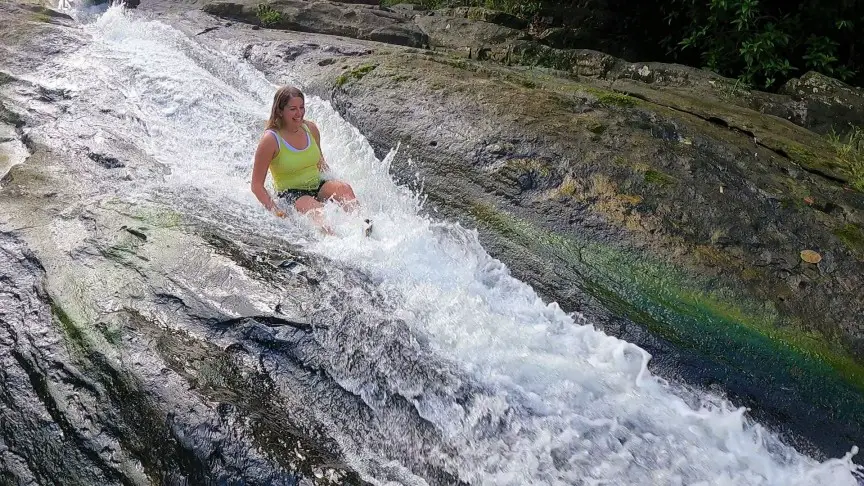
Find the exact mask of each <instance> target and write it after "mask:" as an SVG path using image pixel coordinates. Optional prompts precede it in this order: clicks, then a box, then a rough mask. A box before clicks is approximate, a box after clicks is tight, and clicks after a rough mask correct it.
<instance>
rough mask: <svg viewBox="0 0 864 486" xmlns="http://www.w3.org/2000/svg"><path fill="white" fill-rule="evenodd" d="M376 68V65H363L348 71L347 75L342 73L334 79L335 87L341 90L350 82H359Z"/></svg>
mask: <svg viewBox="0 0 864 486" xmlns="http://www.w3.org/2000/svg"><path fill="white" fill-rule="evenodd" d="M376 67H378V65H377V64H364V65H362V66H359V67H356V68H354V69H352V70H351V71H348V72H347V73H342V74H340V75H339V77H337V78H336V86H337V87H340V88H341V87H342V86H344V85H345V84H347V83H348V82H350V81H352V80H354V81H359V80H361V79H363V77H364V76H366V75H367V74H369V73H370V72H372V71H373V70H374V69H375V68H376Z"/></svg>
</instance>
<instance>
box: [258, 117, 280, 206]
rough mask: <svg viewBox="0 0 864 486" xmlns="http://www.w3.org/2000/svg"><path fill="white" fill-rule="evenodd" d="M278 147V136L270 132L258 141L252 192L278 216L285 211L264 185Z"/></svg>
mask: <svg viewBox="0 0 864 486" xmlns="http://www.w3.org/2000/svg"><path fill="white" fill-rule="evenodd" d="M278 148H279V147H278V146H277V145H276V137H274V136H273V135H271V134H269V133H265V134H264V135H263V136H262V137H261V140H260V141H259V142H258V148H257V149H256V150H255V163H254V164H253V165H252V193H253V194H255V197H257V198H258V201H259V202H261V204H262V205H264V207H265V208H267V210H268V211H274V210H275V212H276V215H277V216H283V215H284V213H282V211H279V208H277V207H276V204H275V203H274V202H273V199H272V198H271V197H270V194H269V193H268V192H267V189H266V188H265V187H264V181H265V180H267V169H269V168H270V161H271V160H273V157H275V156H276V150H278ZM280 213H282V214H280Z"/></svg>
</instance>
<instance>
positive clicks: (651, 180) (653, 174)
mask: <svg viewBox="0 0 864 486" xmlns="http://www.w3.org/2000/svg"><path fill="white" fill-rule="evenodd" d="M644 177H645V182H647V183H648V184H653V185H655V186H660V187H670V186H674V185H676V184H678V180H677V179H675V178H674V177H672V176H670V175H669V174H666V173H665V172H661V171H659V170H654V169H649V170H647V171H645V176H644Z"/></svg>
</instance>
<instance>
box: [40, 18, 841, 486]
mask: <svg viewBox="0 0 864 486" xmlns="http://www.w3.org/2000/svg"><path fill="white" fill-rule="evenodd" d="M80 28H81V29H83V33H84V34H86V36H88V39H87V42H86V44H85V45H84V47H82V48H81V49H78V50H75V51H74V52H71V53H70V54H68V55H67V56H65V57H63V58H60V59H57V60H55V61H52V62H56V63H58V64H57V65H52V66H49V67H48V68H47V69H46V73H49V72H50V73H51V74H52V76H50V77H48V76H38V75H33V76H32V78H31V80H32V81H33V82H38V83H41V84H42V85H43V86H50V87H59V88H63V89H65V90H68V92H70V93H71V96H72V98H73V99H78V100H86V101H85V102H83V103H81V104H80V105H77V106H75V107H74V108H73V109H72V110H70V111H69V113H67V114H65V115H63V116H59V117H57V118H56V119H55V120H54V121H51V122H46V124H45V125H44V126H41V127H37V128H36V129H34V130H33V131H34V133H33V136H35V137H37V138H39V137H40V136H41V137H43V138H44V140H45V141H46V143H50V140H49V138H48V136H47V135H46V134H50V133H62V134H64V135H63V137H64V138H66V139H67V140H68V141H70V143H71V144H72V145H74V144H75V143H78V142H75V141H76V140H80V139H84V138H88V139H89V138H94V137H95V138H94V139H95V143H96V144H97V145H100V144H101V145H103V146H105V147H109V146H112V144H116V143H118V141H121V140H122V141H123V143H124V144H125V145H126V146H131V147H134V148H135V150H138V151H140V152H142V153H144V154H146V155H147V156H148V157H151V158H153V159H155V160H157V161H158V162H159V163H161V164H164V166H165V167H167V168H168V169H170V174H168V175H166V176H165V177H164V178H157V179H154V181H153V182H151V183H147V184H143V183H140V182H136V183H135V184H133V185H130V188H129V192H128V197H137V198H140V199H148V198H154V197H155V196H154V195H161V197H170V198H174V200H179V201H184V202H185V203H188V204H189V205H190V208H192V209H191V210H193V211H194V210H195V209H194V208H199V210H203V209H201V208H208V207H218V208H220V209H219V211H220V212H219V214H217V215H214V216H213V217H215V218H218V217H225V216H226V215H233V216H235V217H236V218H240V219H245V220H249V221H252V222H253V223H252V224H254V225H255V227H256V228H257V229H258V230H259V231H261V232H262V233H265V234H269V235H272V237H273V238H284V239H286V240H288V241H291V242H295V243H297V242H299V243H300V244H302V245H303V246H304V248H306V250H307V251H309V252H312V253H315V254H319V255H322V256H324V257H327V258H328V259H330V260H331V261H333V262H335V263H336V264H339V265H342V266H350V267H354V268H357V269H359V270H361V271H362V272H363V273H364V274H366V275H368V276H369V277H370V278H371V279H372V280H373V281H374V282H376V283H377V284H378V286H379V287H380V289H381V290H382V292H383V293H385V294H387V295H389V296H392V297H393V298H394V299H395V300H396V302H398V305H399V307H400V311H399V312H400V317H401V318H403V319H404V320H405V322H407V323H408V325H409V326H410V329H411V332H412V333H414V334H416V335H417V336H422V337H423V338H424V339H426V340H428V342H429V343H430V344H431V346H432V348H433V349H434V351H435V352H436V353H437V354H438V355H439V356H441V357H442V359H447V360H449V361H452V362H456V363H459V364H460V366H462V367H463V368H464V369H465V370H467V372H468V373H470V375H471V376H473V377H475V378H476V379H477V380H478V381H479V382H482V383H483V384H484V386H486V387H488V389H490V390H492V394H491V395H490V396H489V397H486V398H484V399H482V400H476V401H475V403H473V404H471V405H470V406H461V405H458V404H455V403H452V402H449V403H448V402H446V401H443V400H442V399H441V397H439V398H438V399H432V398H428V399H422V398H421V399H417V400H416V401H415V403H414V406H415V407H416V408H417V410H418V411H419V413H420V414H421V415H422V416H423V417H424V418H425V419H426V420H428V421H429V422H431V423H433V424H434V425H435V426H436V427H437V428H439V429H440V430H441V432H442V434H443V435H444V436H445V438H446V439H447V440H449V441H451V442H452V443H455V444H459V448H460V451H459V452H460V454H461V455H462V460H461V462H460V463H459V465H458V468H459V473H460V477H461V478H463V479H464V480H466V481H468V482H472V483H482V484H688V485H696V484H704V485H708V484H710V485H726V484H729V485H731V484H735V485H741V484H746V485H768V484H771V485H810V484H830V485H855V484H856V480H855V477H854V475H853V471H855V466H854V465H853V464H852V462H851V456H852V454H853V453H854V452H855V451H853V453H850V454H849V455H847V456H846V457H843V458H841V459H832V460H828V461H825V462H822V463H819V462H817V461H815V460H813V459H811V458H809V457H806V456H804V455H802V454H800V453H798V452H797V451H795V450H794V449H792V448H791V447H788V446H786V445H784V444H783V443H781V441H780V440H779V439H778V438H777V437H776V436H774V435H772V434H771V433H770V432H768V431H767V430H765V429H764V428H763V427H761V426H759V425H758V424H754V423H752V422H751V421H750V420H749V419H747V418H746V417H745V416H744V410H742V409H738V408H735V407H734V406H732V405H731V404H729V403H728V402H726V401H724V400H722V399H721V398H718V397H714V396H711V395H707V394H706V395H695V394H694V392H690V391H685V390H684V389H683V388H682V387H679V386H677V385H675V384H670V383H667V382H665V381H664V380H662V379H659V378H657V377H655V376H653V375H652V374H651V373H650V372H649V371H648V370H647V363H648V361H649V358H650V356H649V355H648V353H646V352H645V351H644V350H642V349H640V348H638V347H637V346H635V345H632V344H629V343H627V342H624V341H621V340H619V339H616V338H613V337H609V336H607V335H605V334H603V333H600V332H597V331H596V330H594V329H593V327H592V326H591V325H590V323H585V322H577V319H578V316H575V317H574V316H571V315H568V314H566V313H565V312H563V311H562V310H561V309H560V308H559V307H558V306H557V305H556V304H554V303H553V304H546V303H544V302H543V301H542V300H541V299H540V298H539V297H538V296H537V295H536V294H535V293H534V291H533V290H532V289H531V288H530V287H529V286H527V285H526V284H524V283H522V282H520V281H518V280H516V279H514V278H513V277H511V276H510V275H509V273H508V270H507V268H506V266H504V265H503V264H502V263H501V262H499V261H497V260H495V259H493V258H491V257H490V256H489V255H488V254H487V253H486V252H485V251H484V250H483V248H482V247H481V245H480V243H479V242H478V239H477V235H476V234H475V233H474V232H471V231H467V230H465V229H463V228H461V227H460V226H458V225H455V224H450V223H447V222H440V221H436V220H434V219H433V218H430V217H428V216H425V215H423V214H422V198H421V197H420V196H419V195H418V194H415V193H413V192H411V191H409V190H408V189H406V188H405V187H402V186H399V185H396V184H395V183H394V182H393V180H392V179H391V177H390V175H389V171H388V169H389V163H390V161H391V160H392V158H393V157H395V156H397V154H396V152H395V151H393V152H391V154H389V155H388V157H386V158H385V159H384V160H379V159H377V158H376V156H375V154H374V152H373V150H372V148H371V147H370V145H369V143H368V142H367V141H366V139H365V138H364V137H363V136H362V135H361V134H360V133H359V131H358V130H357V129H356V128H354V127H352V126H351V125H350V124H348V123H347V122H346V121H344V120H343V119H342V118H341V117H340V116H339V115H338V114H337V113H336V112H335V111H334V110H333V108H332V107H331V106H330V104H329V103H328V102H326V101H322V100H321V99H318V98H315V97H307V108H308V111H307V118H309V119H312V120H314V121H315V122H316V123H317V124H318V126H319V127H320V128H321V137H322V146H323V149H324V153H325V156H326V157H327V160H328V162H329V164H330V166H331V167H332V168H333V172H334V175H335V176H336V177H338V178H340V179H343V180H346V181H348V182H350V183H351V184H352V186H353V187H354V189H355V192H356V194H357V195H358V198H359V199H360V201H361V202H362V204H363V210H362V211H361V213H362V214H359V215H352V214H346V213H344V212H342V211H340V210H339V209H337V208H336V207H334V206H332V205H331V206H328V208H327V211H326V214H327V218H328V220H329V221H330V222H331V223H332V225H333V227H334V228H335V229H336V233H337V234H336V235H335V236H333V237H324V238H322V237H318V236H316V235H315V233H314V232H312V231H310V229H309V227H308V224H306V223H305V222H304V221H305V220H303V219H298V218H294V219H288V220H276V219H275V218H273V217H271V216H270V215H269V214H267V213H266V212H265V211H264V210H263V209H262V208H261V207H260V205H259V204H258V202H257V201H256V200H255V199H254V196H252V194H251V192H250V191H249V181H250V173H251V154H252V153H253V151H254V148H255V144H256V143H257V140H258V138H259V137H260V136H261V132H262V130H261V128H262V126H263V122H264V119H265V117H266V116H267V114H268V113H269V101H270V99H271V97H272V94H273V92H274V90H275V86H274V85H273V84H272V83H271V82H269V81H268V80H267V79H266V77H265V76H264V74H263V73H261V72H259V71H257V70H255V69H254V68H253V67H251V66H249V65H248V64H245V63H243V62H242V61H240V60H238V59H237V57H238V56H236V55H232V54H231V53H232V52H236V51H237V46H233V45H230V44H226V45H223V46H221V47H220V49H219V50H216V49H213V48H208V47H207V46H204V45H202V44H199V43H198V42H196V41H195V40H193V39H191V38H189V37H188V36H185V35H184V34H182V33H181V32H180V31H178V30H176V29H174V28H173V27H171V26H169V25H167V24H165V23H162V22H159V21H152V20H146V19H135V18H132V17H131V16H130V15H129V14H127V13H126V12H124V11H123V10H122V9H121V8H118V7H112V8H110V9H108V10H107V11H106V12H104V13H102V14H100V15H98V16H97V18H96V19H95V20H94V21H92V22H85V23H83V24H82V25H81V27H80ZM48 79H50V81H48ZM295 81H297V82H298V83H299V84H301V85H302V80H295ZM99 108H102V109H104V110H109V111H110V112H111V114H110V116H111V117H112V123H110V124H108V123H98V122H96V120H99V119H100V116H101V117H102V118H101V119H104V117H105V115H99V112H98V111H97V110H98V109H99ZM87 110H91V111H90V112H88V111H87ZM82 114H86V115H88V116H85V117H81V115H82ZM73 116H77V117H78V118H75V120H77V122H76V123H72V122H71V121H72V120H73V118H71V117H73ZM88 120H91V121H89V122H88ZM90 148H94V147H90ZM96 148H98V147H96ZM130 153H131V152H130ZM196 201H205V202H206V203H207V204H198V203H196ZM203 216H205V217H206V216H207V215H203ZM364 216H368V217H371V218H372V219H373V221H374V225H375V236H374V237H373V238H364V237H363V236H362V232H361V228H362V219H363V217H364ZM347 386H349V385H347V384H346V387H347ZM490 417H491V418H494V419H495V420H497V421H498V422H500V423H501V424H504V426H502V427H499V428H498V429H496V430H498V432H496V433H492V434H490V433H489V427H487V426H484V424H483V423H481V422H485V421H488V420H489V419H490ZM393 433H394V434H395V433H399V432H398V430H394V431H393ZM367 452H368V451H367ZM348 459H349V461H350V460H351V458H350V457H349V458H348ZM362 472H363V471H361V473H362ZM369 479H370V480H373V481H374V480H375V478H369Z"/></svg>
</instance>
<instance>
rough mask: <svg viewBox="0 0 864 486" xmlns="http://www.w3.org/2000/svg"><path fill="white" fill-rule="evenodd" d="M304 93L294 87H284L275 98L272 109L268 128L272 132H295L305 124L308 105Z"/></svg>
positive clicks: (277, 92)
mask: <svg viewBox="0 0 864 486" xmlns="http://www.w3.org/2000/svg"><path fill="white" fill-rule="evenodd" d="M304 99H305V97H304V96H303V92H301V91H300V90H299V89H297V88H295V87H293V86H284V87H282V88H279V90H277V91H276V94H275V95H274V96H273V106H272V107H271V108H270V119H269V120H268V121H267V128H268V129H270V130H282V129H283V128H284V129H285V130H288V131H292V132H293V131H295V130H298V129H300V127H301V125H302V124H303V117H304V116H305V115H306V104H305V102H304Z"/></svg>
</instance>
